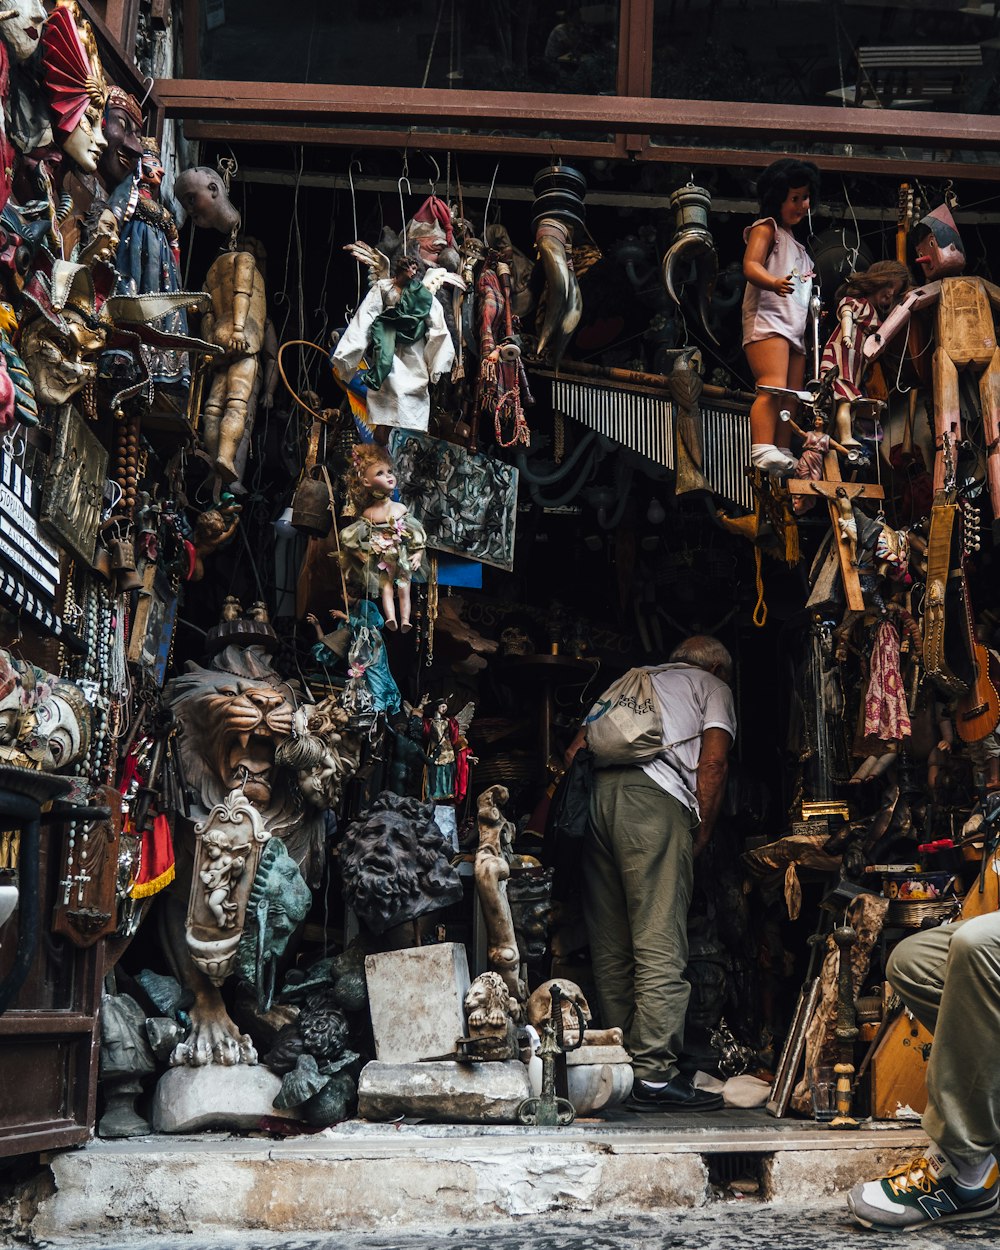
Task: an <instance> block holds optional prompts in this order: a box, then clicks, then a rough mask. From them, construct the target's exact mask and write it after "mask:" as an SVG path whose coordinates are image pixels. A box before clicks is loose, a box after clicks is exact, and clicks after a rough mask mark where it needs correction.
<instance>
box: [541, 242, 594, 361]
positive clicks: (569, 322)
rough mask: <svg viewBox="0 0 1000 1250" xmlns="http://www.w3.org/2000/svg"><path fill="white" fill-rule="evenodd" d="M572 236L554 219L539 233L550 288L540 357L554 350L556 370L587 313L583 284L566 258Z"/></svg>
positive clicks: (543, 265)
mask: <svg viewBox="0 0 1000 1250" xmlns="http://www.w3.org/2000/svg"><path fill="white" fill-rule="evenodd" d="M571 233H572V232H571V229H570V227H569V226H567V225H566V224H565V222H562V221H559V220H558V219H556V218H554V217H543V218H542V219H541V220H540V221H539V222H538V226H537V228H536V231H535V243H536V246H537V248H538V255H539V259H540V260H541V262H542V268H543V269H544V271H545V288H546V305H545V319H544V321H543V323H542V329H541V333H540V334H539V336H538V354H539V355H542V353H543V352H544V351H545V350H546V349H548V350H550V351H551V353H552V361H553V365H554V367H555V368H556V369H558V368H559V362H560V361H561V360H562V357H563V352H564V351H565V350H566V348H567V346H568V344H569V341H570V339H571V338H572V337H573V333H574V331H575V330H576V327H577V326H578V325H579V323H580V317H581V315H582V313H583V297H582V296H581V294H580V284H579V282H577V280H576V274H575V273H574V272H573V270H572V269H571V268H570V265H569V258H568V256H567V254H566V245H567V243H568V242H569V240H570V238H571Z"/></svg>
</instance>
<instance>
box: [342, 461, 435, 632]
mask: <svg viewBox="0 0 1000 1250" xmlns="http://www.w3.org/2000/svg"><path fill="white" fill-rule="evenodd" d="M345 485H346V487H347V496H348V502H347V506H346V508H345V512H346V513H347V514H348V515H350V516H357V517H358V520H356V521H355V522H354V523H353V524H351V525H348V526H346V527H345V528H344V529H342V530H341V531H340V549H341V560H342V562H343V566H344V571H345V573H346V575H347V578H348V580H349V581H350V582H353V584H354V585H355V587H356V588H357V589H358V592H359V593H360V595H361V596H362V597H363V598H369V599H373V598H375V597H376V596H378V597H380V598H381V601H382V613H383V615H384V616H385V627H386V629H391V630H396V629H400V630H402V631H403V633H406V632H407V631H408V630H409V629H410V628H411V624H410V579H411V577H412V576H413V574H414V573H415V572H416V571H417V569H419V568H420V561H421V558H422V557H423V553H424V548H425V547H426V546H427V534H426V532H425V530H424V527H423V526H422V525H421V524H420V522H419V521H418V520H416V518H415V517H413V516H412V515H411V514H410V512H409V511H408V509H407V508H406V506H405V504H401V503H397V502H396V501H395V500H394V499H393V498H392V495H393V492H394V491H395V489H396V466H395V464H394V463H393V461H392V457H391V456H390V455H389V453H388V452H387V451H386V450H385V448H384V447H381V446H379V445H378V444H377V443H362V444H360V445H358V446H357V447H355V448H354V450H353V452H352V457H351V467H350V469H349V470H348V472H347V474H346V476H345ZM397 596H398V598H399V619H398V621H397V618H396V597H397Z"/></svg>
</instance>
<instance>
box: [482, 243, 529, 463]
mask: <svg viewBox="0 0 1000 1250" xmlns="http://www.w3.org/2000/svg"><path fill="white" fill-rule="evenodd" d="M509 261H510V257H507V258H503V254H502V253H497V252H493V251H491V252H490V253H489V255H488V257H487V260H486V264H485V265H483V268H482V271H481V273H480V275H479V282H478V284H477V287H476V293H477V294H478V296H479V317H480V320H479V348H480V360H481V364H480V368H479V388H478V395H477V403H476V407H477V410H478V411H479V412H486V413H489V414H490V415H491V416H492V417H493V425H494V433H495V435H496V441H497V443H498V444H499V446H501V447H513V446H514V445H515V444H517V443H523V444H524V446H525V447H527V446H528V443H529V442H530V439H531V431H530V430H529V429H528V423H527V421H526V420H525V419H524V405H525V404H527V405H528V406H529V407H530V406H531V405H532V404H533V403H534V402H535V401H534V399H533V398H532V395H531V391H530V390H529V388H528V375H527V374H526V373H525V371H524V363H523V361H522V360H521V345H520V342H519V340H518V338H517V337H516V336H515V334H514V320H513V314H512V310H511V277H510V263H509ZM505 427H506V429H505Z"/></svg>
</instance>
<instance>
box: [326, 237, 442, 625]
mask: <svg viewBox="0 0 1000 1250" xmlns="http://www.w3.org/2000/svg"><path fill="white" fill-rule="evenodd" d="M346 250H347V251H349V252H350V253H351V254H352V255H353V256H355V257H356V258H357V259H358V260H361V261H362V262H363V263H364V264H367V265H368V266H369V267H370V268H371V270H372V287H371V290H370V291H369V292H368V295H367V296H366V297H365V299H364V300H363V301H362V303H361V306H360V307H359V308H358V310H357V312H356V313H355V314H354V317H353V318H352V320H351V324H350V325H349V326H348V327H347V330H346V331H345V332H344V334H343V336H342V337H341V339H340V341H339V342H338V344H337V347H336V350H335V351H334V353H333V367H334V369H335V370H336V372H337V375H338V377H340V378H341V379H342V380H343V381H344V382H345V383H346V382H348V381H350V379H351V378H352V377H353V375H354V373H355V371H356V369H357V367H358V365H359V364H360V362H361V358H362V356H363V357H364V358H365V359H366V360H367V361H368V362H369V364H368V368H367V369H366V370H365V371H364V372H363V373H362V374H361V381H362V382H364V384H365V386H366V387H367V388H368V414H369V416H370V418H371V420H372V421H374V422H376V423H377V424H378V425H388V426H398V427H399V428H401V429H406V430H426V429H427V423H428V421H429V419H430V411H431V405H430V391H429V387H430V384H431V383H432V382H436V381H437V380H438V378H439V377H441V375H442V374H444V373H447V372H448V370H450V369H451V366H452V364H453V363H454V360H455V346H454V343H453V342H452V339H451V335H450V334H449V333H448V327H447V324H446V323H445V318H444V312H443V311H442V309H441V305H440V304H439V303H438V301H437V300H436V299H435V298H434V295H435V292H436V291H437V290H438V288H439V287H440V286H441V285H442V283H444V281H445V279H446V278H448V277H449V274H448V273H447V271H446V270H445V269H442V268H440V267H438V266H434V267H432V268H429V269H426V270H425V272H424V274H423V277H422V278H421V277H420V271H421V264H422V262H420V261H419V260H418V259H417V258H416V257H414V256H411V255H408V254H407V253H405V252H404V253H402V254H401V255H399V256H398V257H397V259H396V263H395V266H394V268H393V271H392V276H391V277H390V276H389V259H388V257H386V256H385V255H384V254H383V253H381V252H379V251H376V249H374V248H371V247H368V246H367V245H366V244H362V243H353V244H349V245H348V246H347V249H346ZM450 276H452V277H454V275H450ZM458 281H459V282H461V279H458ZM462 285H463V286H464V284H462ZM387 619H388V618H387Z"/></svg>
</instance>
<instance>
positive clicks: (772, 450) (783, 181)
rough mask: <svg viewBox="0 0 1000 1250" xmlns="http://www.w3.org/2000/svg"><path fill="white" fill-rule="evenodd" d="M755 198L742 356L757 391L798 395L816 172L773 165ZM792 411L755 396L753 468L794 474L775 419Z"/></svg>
mask: <svg viewBox="0 0 1000 1250" xmlns="http://www.w3.org/2000/svg"><path fill="white" fill-rule="evenodd" d="M757 194H758V197H759V199H760V216H759V217H758V218H757V220H756V221H755V222H754V223H753V224H752V225H751V226H749V227H747V229H746V230H745V231H744V234H743V237H744V241H745V242H746V245H747V247H746V253H745V255H744V258H743V274H744V276H745V277H746V279H747V287H746V291H745V292H744V295H743V350H744V351H745V352H746V357H747V362H748V363H749V365H750V368H751V370H752V371H753V376H754V381H755V382H756V383H757V384H758V386H760V385H765V386H778V387H785V388H788V389H791V390H801V388H802V383H803V380H804V378H805V364H806V347H805V334H806V322H807V319H808V316H809V299H810V296H811V295H812V286H813V263H812V259H811V257H810V255H809V253H808V251H807V250H806V247H805V243H804V241H803V239H802V238H801V236H802V234H803V233H807V232H808V226H807V224H806V223H807V222H808V219H809V213H810V207H811V204H812V202H813V200H814V199H815V198H816V197H817V196H818V194H819V170H818V169H817V168H816V166H815V165H813V164H812V162H811V161H796V160H791V159H790V158H783V159H782V160H780V161H775V162H774V164H772V165H769V166H768V167H767V169H765V170H764V172H763V173H762V174H761V176H760V178H759V180H758V182H757ZM788 406H789V405H788V402H787V401H786V400H784V399H781V398H779V397H778V396H777V395H768V394H760V393H758V395H757V398H756V399H755V400H754V402H753V407H752V408H751V409H750V443H751V448H750V459H751V462H752V464H753V466H754V467H755V468H757V469H762V470H764V471H765V472H767V473H773V474H777V475H779V476H780V475H788V474H789V473H791V472H792V471H793V470H794V468H795V459H794V457H793V456H792V455H791V454H790V453H789V451H788V442H789V434H790V431H789V430H788V429H787V427H784V428H783V427H782V425H781V422H780V421H779V420H778V413H779V411H780V409H781V408H783V407H788Z"/></svg>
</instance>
